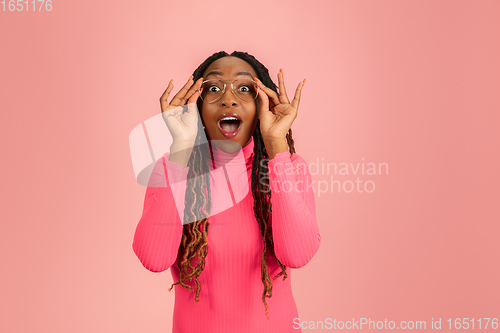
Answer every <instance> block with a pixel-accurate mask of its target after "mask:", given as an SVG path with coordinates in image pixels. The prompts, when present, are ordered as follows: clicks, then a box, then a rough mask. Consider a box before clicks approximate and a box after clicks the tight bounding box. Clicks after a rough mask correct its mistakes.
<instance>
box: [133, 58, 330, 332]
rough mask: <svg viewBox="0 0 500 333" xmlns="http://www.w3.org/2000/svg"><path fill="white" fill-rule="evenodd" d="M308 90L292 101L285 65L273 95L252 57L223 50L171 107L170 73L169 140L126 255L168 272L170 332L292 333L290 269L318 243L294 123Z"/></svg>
mask: <svg viewBox="0 0 500 333" xmlns="http://www.w3.org/2000/svg"><path fill="white" fill-rule="evenodd" d="M303 85H304V81H303V82H300V83H299V85H298V87H297V89H296V92H295V96H294V98H293V99H292V101H290V100H289V99H288V96H287V94H286V91H285V84H284V79H283V71H282V70H280V73H278V86H279V90H278V89H276V88H277V87H276V85H275V84H274V83H273V81H272V80H271V78H270V76H269V72H268V70H267V69H266V67H264V66H263V65H262V64H261V63H260V62H259V61H257V60H256V59H255V58H254V57H253V56H251V55H249V54H248V53H245V52H236V51H235V52H233V53H232V54H230V55H229V54H227V53H226V52H223V51H222V52H218V53H215V54H213V55H212V56H210V57H209V58H207V59H206V60H205V61H204V62H203V63H202V64H201V65H200V66H199V67H198V68H197V69H196V70H195V71H194V73H193V75H192V76H191V77H190V78H189V80H188V82H187V83H186V84H185V85H184V86H183V87H182V89H181V90H180V91H179V92H178V93H177V94H176V95H175V96H174V98H173V99H172V100H171V101H170V102H168V101H167V99H168V97H169V94H170V92H171V91H172V89H173V84H172V80H171V81H170V82H169V84H168V87H167V89H166V90H165V92H164V93H163V95H162V96H161V98H160V105H161V109H162V115H163V118H164V120H165V122H166V124H167V127H168V129H169V131H170V132H171V134H172V137H173V144H172V146H171V147H170V148H171V149H170V153H167V154H165V155H164V156H163V157H162V158H161V159H159V160H158V161H157V163H156V165H155V168H154V170H153V173H152V175H151V178H150V183H149V185H148V187H147V190H146V195H145V201H144V208H143V214H142V217H141V219H140V221H139V223H138V225H137V229H136V231H135V235H134V241H133V250H134V252H135V254H136V255H137V257H138V258H139V260H140V261H141V263H142V264H143V265H144V267H146V268H147V269H148V270H150V271H153V272H162V271H165V270H167V269H168V268H170V271H171V274H172V278H173V280H174V282H175V283H174V284H173V285H172V287H171V288H170V290H171V289H172V288H173V287H174V285H175V306H174V318H173V319H174V320H173V332H217V333H223V332H297V330H296V329H294V328H293V327H294V322H293V320H294V318H298V311H297V307H296V304H295V301H294V298H293V295H292V288H291V281H290V280H291V276H290V274H291V271H290V269H291V268H300V267H303V266H304V265H306V264H307V263H308V262H309V261H310V260H311V258H312V257H313V256H314V255H315V254H316V252H317V251H318V248H319V245H320V240H321V236H320V233H319V229H318V225H317V222H316V209H315V202H314V192H313V190H312V189H310V188H309V186H308V185H309V184H310V183H311V176H310V173H309V170H308V167H307V164H306V163H305V161H304V160H303V159H302V158H301V157H300V156H299V155H297V154H296V153H295V149H294V144H293V139H292V131H291V128H290V127H291V125H292V123H293V121H294V120H295V118H296V117H297V110H298V106H299V100H300V94H301V90H302V87H303ZM194 106H196V107H194ZM186 107H187V108H186ZM200 120H201V122H200ZM198 124H202V125H200V126H198ZM203 138H208V142H206V143H205V142H204V140H203ZM238 148H239V149H238ZM221 170H222V171H221ZM162 181H163V184H164V186H155V185H153V184H158V183H162ZM179 198H181V200H179ZM280 276H282V277H283V278H282V279H277V278H278V277H280ZM271 277H272V279H271ZM266 298H267V299H268V300H267V301H266ZM295 327H296V326H295Z"/></svg>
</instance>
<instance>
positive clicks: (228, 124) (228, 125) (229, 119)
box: [217, 115, 242, 138]
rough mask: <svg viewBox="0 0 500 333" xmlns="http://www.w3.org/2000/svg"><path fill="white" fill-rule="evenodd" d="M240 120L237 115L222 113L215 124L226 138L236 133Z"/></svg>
mask: <svg viewBox="0 0 500 333" xmlns="http://www.w3.org/2000/svg"><path fill="white" fill-rule="evenodd" d="M241 124H242V121H241V119H240V117H239V116H237V115H228V116H226V115H223V116H221V117H220V118H219V121H218V122H217V125H218V126H219V129H220V130H221V132H222V135H224V136H225V137H226V138H232V137H234V136H236V134H238V132H239V130H240V128H241Z"/></svg>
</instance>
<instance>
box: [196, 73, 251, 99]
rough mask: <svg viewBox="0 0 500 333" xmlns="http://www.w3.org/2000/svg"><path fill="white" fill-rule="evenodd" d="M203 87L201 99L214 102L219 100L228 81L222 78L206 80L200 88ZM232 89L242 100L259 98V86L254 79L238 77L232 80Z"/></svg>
mask: <svg viewBox="0 0 500 333" xmlns="http://www.w3.org/2000/svg"><path fill="white" fill-rule="evenodd" d="M201 88H203V91H202V92H201V95H200V97H201V99H202V100H203V101H204V102H205V103H214V102H217V101H218V100H219V98H221V97H222V95H223V94H224V92H225V91H226V83H224V82H223V81H222V80H206V81H203V83H202V84H201V87H200V89H201ZM200 89H198V90H200ZM231 91H232V92H233V94H234V95H235V96H236V97H238V98H239V99H241V100H242V101H245V102H251V101H253V100H255V99H256V98H257V95H258V93H257V92H258V91H259V87H258V86H257V83H256V82H255V81H254V80H250V79H243V80H241V79H238V80H234V81H233V82H231Z"/></svg>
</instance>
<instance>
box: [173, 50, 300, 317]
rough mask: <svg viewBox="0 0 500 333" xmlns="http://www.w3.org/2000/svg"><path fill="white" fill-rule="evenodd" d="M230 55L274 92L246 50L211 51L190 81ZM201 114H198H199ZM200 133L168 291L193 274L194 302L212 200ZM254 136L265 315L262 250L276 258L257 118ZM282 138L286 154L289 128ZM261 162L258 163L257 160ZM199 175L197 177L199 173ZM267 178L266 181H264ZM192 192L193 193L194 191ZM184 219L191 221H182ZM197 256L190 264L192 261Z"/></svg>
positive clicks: (206, 147)
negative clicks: (175, 275)
mask: <svg viewBox="0 0 500 333" xmlns="http://www.w3.org/2000/svg"><path fill="white" fill-rule="evenodd" d="M226 56H234V57H238V58H240V59H243V60H244V61H246V62H247V63H248V64H249V65H250V66H252V68H253V69H254V70H255V72H256V74H257V77H258V78H259V80H261V81H262V83H263V84H264V85H265V86H266V87H268V88H270V89H272V90H273V91H274V92H276V93H278V90H277V87H276V85H275V84H274V82H273V81H272V80H271V78H270V76H269V71H268V70H267V68H266V67H265V66H264V65H262V64H261V63H260V62H259V61H258V60H257V59H255V58H254V57H253V56H252V55H250V54H248V53H246V52H238V51H234V52H233V53H231V54H228V53H226V52H224V51H221V52H217V53H214V54H213V55H211V56H210V57H208V58H207V59H206V60H205V61H204V62H203V63H202V64H201V65H200V66H199V67H198V68H197V69H196V70H195V71H194V73H193V76H194V79H193V80H194V82H196V80H198V79H199V78H200V77H201V76H202V75H203V73H204V72H205V70H206V69H207V68H208V66H210V64H212V63H213V62H214V61H215V60H217V59H220V58H223V57H226ZM202 104H203V101H202V100H201V98H199V99H198V101H197V106H198V112H200V113H201V108H202ZM200 117H201V114H200ZM202 134H204V135H205V137H207V136H206V133H204V129H203V128H198V135H197V138H196V143H195V147H194V148H193V151H192V153H191V156H190V159H189V161H188V167H189V174H188V181H187V189H186V196H185V209H184V221H185V222H184V223H185V224H184V226H183V232H182V239H181V244H180V245H179V251H178V254H177V266H178V267H179V281H178V282H176V283H173V284H172V286H171V287H170V289H169V291H170V290H172V288H173V287H174V285H176V284H180V285H181V286H183V287H185V288H187V289H189V290H193V289H192V287H191V286H190V285H187V284H185V283H184V282H185V281H186V280H187V279H189V281H192V279H193V277H194V279H195V281H196V296H195V301H196V302H199V294H200V283H199V281H198V276H199V275H200V274H201V272H202V271H203V269H204V267H205V257H206V256H207V253H208V243H207V235H208V228H209V218H208V216H209V215H210V210H211V207H212V203H211V200H210V193H211V192H210V178H209V166H208V164H207V163H206V161H210V159H209V157H210V156H211V155H210V154H211V143H210V140H208V144H202V141H201V140H202ZM252 136H253V139H254V157H253V162H252V182H251V190H252V195H253V198H254V207H253V209H254V214H255V218H256V219H257V221H258V223H259V229H260V233H261V236H262V239H263V243H264V250H263V252H262V256H261V271H262V274H261V280H262V284H263V285H264V291H263V293H262V301H263V303H264V306H265V309H266V312H265V313H266V317H267V319H269V317H268V310H269V309H268V305H267V302H266V297H267V298H270V297H272V288H273V283H272V281H271V279H270V277H269V270H268V267H267V263H266V260H265V258H266V253H267V251H268V249H269V250H270V251H271V253H272V254H273V256H274V257H275V258H276V255H275V253H274V243H273V237H272V228H271V227H270V226H269V225H268V223H267V222H268V221H269V216H270V214H271V211H272V210H271V192H270V190H269V185H268V180H269V168H268V161H269V158H268V154H267V151H266V148H265V146H264V141H263V139H262V134H261V132H260V120H258V121H257V126H256V127H255V130H254V132H253V134H252ZM286 140H287V143H288V147H289V152H290V156H291V155H292V154H294V153H295V148H294V144H293V139H292V130H291V129H290V130H289V131H288V133H287V135H286ZM262 160H263V162H262V165H261V161H262ZM200 175H201V176H200ZM266 180H267V181H266ZM195 193H196V194H195ZM186 221H195V222H192V223H186ZM195 257H197V258H198V260H197V261H196V265H195V266H194V265H193V263H192V261H193V259H195ZM276 260H277V262H278V264H279V266H280V267H281V272H280V273H279V274H277V275H276V276H275V277H274V278H273V280H275V279H276V278H278V277H279V276H281V275H283V281H284V280H285V279H286V278H287V274H286V266H284V265H283V264H281V262H280V261H279V260H278V258H276Z"/></svg>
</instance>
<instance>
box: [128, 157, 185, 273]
mask: <svg viewBox="0 0 500 333" xmlns="http://www.w3.org/2000/svg"><path fill="white" fill-rule="evenodd" d="M168 158H169V157H168V154H166V155H165V156H163V157H162V158H160V159H159V160H158V161H157V162H156V163H155V166H154V168H153V171H152V173H151V176H150V178H149V183H148V187H147V189H146V194H145V199H144V206H143V212H142V216H141V219H140V220H139V223H138V224H137V228H136V230H135V234H134V240H133V244H132V248H133V250H134V253H135V254H136V256H137V257H138V258H139V260H140V261H141V263H142V265H143V266H144V267H145V268H146V269H148V270H150V271H152V272H156V273H158V272H163V271H165V270H167V269H168V268H169V267H170V266H172V265H173V264H174V263H175V261H176V259H177V252H178V249H179V245H180V242H181V238H182V230H183V224H182V222H181V221H182V220H181V218H183V217H184V197H185V193H186V184H187V175H188V172H189V167H183V166H181V165H179V164H176V163H174V162H171V161H169V160H168Z"/></svg>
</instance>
